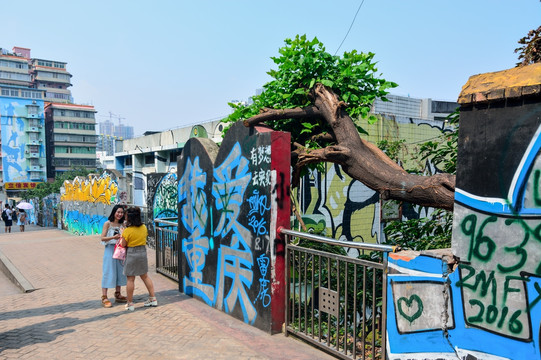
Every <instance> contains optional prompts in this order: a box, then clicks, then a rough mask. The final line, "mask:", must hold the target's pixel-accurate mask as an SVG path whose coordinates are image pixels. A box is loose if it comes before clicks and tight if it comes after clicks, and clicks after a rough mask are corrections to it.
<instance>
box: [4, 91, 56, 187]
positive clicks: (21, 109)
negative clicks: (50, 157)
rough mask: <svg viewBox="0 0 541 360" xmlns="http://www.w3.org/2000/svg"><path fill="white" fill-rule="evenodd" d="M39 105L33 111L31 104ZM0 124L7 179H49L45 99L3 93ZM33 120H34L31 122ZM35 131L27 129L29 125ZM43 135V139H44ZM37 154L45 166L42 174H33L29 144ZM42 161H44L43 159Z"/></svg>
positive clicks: (36, 163) (5, 176)
mask: <svg viewBox="0 0 541 360" xmlns="http://www.w3.org/2000/svg"><path fill="white" fill-rule="evenodd" d="M29 105H31V106H32V108H34V106H35V105H37V113H35V114H29V113H28V106H29ZM0 116H1V120H0V124H1V134H2V135H1V136H2V169H3V171H2V174H3V179H2V180H3V181H4V182H31V181H44V180H45V171H44V165H45V160H44V158H45V142H44V141H43V140H44V139H45V135H44V131H45V130H44V129H45V127H44V126H43V125H44V115H43V100H29V99H21V98H16V99H14V98H7V97H0ZM29 121H32V123H29ZM30 128H31V129H32V131H27V130H29V129H30ZM40 139H41V141H40ZM29 145H31V146H33V147H35V149H32V150H33V151H32V153H33V154H37V155H38V157H37V158H35V160H36V161H37V162H35V163H34V164H35V165H39V166H41V168H40V172H41V174H42V175H41V176H40V177H39V178H36V176H33V177H31V176H30V175H31V174H30V166H31V163H30V162H29V161H27V157H28V156H27V154H29V152H28V150H29V148H28V146H29ZM40 161H41V162H40Z"/></svg>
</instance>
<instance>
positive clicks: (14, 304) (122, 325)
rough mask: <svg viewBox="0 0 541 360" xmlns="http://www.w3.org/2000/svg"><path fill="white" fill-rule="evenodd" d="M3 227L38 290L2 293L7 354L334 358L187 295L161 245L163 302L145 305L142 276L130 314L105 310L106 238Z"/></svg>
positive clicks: (0, 248) (4, 245)
mask: <svg viewBox="0 0 541 360" xmlns="http://www.w3.org/2000/svg"><path fill="white" fill-rule="evenodd" d="M3 230H4V229H3V227H2V228H1V229H0V231H2V232H1V233H0V252H1V253H2V254H3V255H4V256H5V257H7V258H8V259H9V260H10V261H11V262H12V263H13V264H14V265H15V266H16V268H17V269H18V270H19V271H20V273H21V274H23V275H24V277H25V278H26V279H27V280H28V281H29V282H30V283H31V284H32V285H33V287H34V288H36V290H35V291H33V292H29V293H21V292H14V291H9V290H2V291H0V358H1V359H68V358H69V359H79V358H85V359H115V358H119V357H122V358H126V359H331V358H332V357H331V356H329V355H327V354H325V353H323V352H320V351H318V350H316V349H314V348H312V347H311V346H309V345H307V344H305V343H303V342H301V341H299V340H296V339H295V338H293V337H285V336H283V335H282V334H276V335H272V336H271V335H269V334H267V333H265V332H262V331H260V330H258V329H255V328H253V327H251V326H249V325H246V324H244V323H242V322H241V321H239V320H235V319H233V318H231V317H230V316H228V315H225V314H224V313H221V312H219V311H217V310H215V309H213V308H210V307H208V306H206V305H205V304H203V303H201V302H199V301H197V300H194V299H191V298H189V297H186V296H184V295H183V294H181V293H179V291H178V285H177V283H175V282H173V281H171V280H169V279H167V278H165V277H163V276H162V275H159V274H157V273H156V272H155V270H154V269H155V266H154V261H153V260H154V252H153V251H149V265H150V266H151V271H150V276H151V278H152V280H153V281H154V286H155V288H156V294H157V297H158V301H159V306H158V307H156V308H144V307H143V306H142V302H143V301H144V300H145V299H146V296H147V294H146V289H145V287H144V285H143V283H142V281H141V280H140V279H136V287H135V296H134V300H135V302H136V309H135V312H132V313H127V312H125V311H124V307H123V305H116V306H113V308H110V309H105V308H103V307H102V306H101V302H100V297H101V288H100V282H101V258H102V254H103V247H102V246H101V245H100V244H99V237H98V236H81V237H78V236H73V235H70V234H68V233H67V232H65V231H62V230H57V229H45V230H44V229H41V228H39V227H36V226H29V227H28V228H27V231H26V232H24V233H20V232H19V231H18V229H14V230H15V231H14V232H13V233H11V234H5V233H3ZM0 286H2V287H3V283H2V282H1V281H0ZM11 289H12V288H11ZM123 293H125V289H123ZM112 295H113V291H112V289H111V290H110V297H112Z"/></svg>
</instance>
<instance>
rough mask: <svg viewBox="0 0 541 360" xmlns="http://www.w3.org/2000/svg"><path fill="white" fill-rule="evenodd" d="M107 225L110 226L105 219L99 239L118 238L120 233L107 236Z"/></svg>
mask: <svg viewBox="0 0 541 360" xmlns="http://www.w3.org/2000/svg"><path fill="white" fill-rule="evenodd" d="M109 226H111V222H110V221H109V220H107V221H106V222H105V224H103V230H102V231H101V241H109V240H113V239H118V238H119V237H120V235H118V234H117V235H114V236H107V231H108V230H109Z"/></svg>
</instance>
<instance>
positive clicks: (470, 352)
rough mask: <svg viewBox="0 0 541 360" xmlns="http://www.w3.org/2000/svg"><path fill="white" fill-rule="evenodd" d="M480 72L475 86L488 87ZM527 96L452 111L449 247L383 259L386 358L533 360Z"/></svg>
mask: <svg viewBox="0 0 541 360" xmlns="http://www.w3.org/2000/svg"><path fill="white" fill-rule="evenodd" d="M537 69H539V68H537ZM513 71H516V70H513ZM518 71H522V70H520V69H518ZM536 74H539V70H537V72H536ZM482 75H484V76H483V77H482V83H483V86H485V84H486V83H491V78H490V77H488V76H487V74H482ZM474 78H475V77H474ZM502 78H504V79H509V81H511V80H516V79H517V78H519V77H517V76H511V75H509V76H503V77H502ZM540 80H541V79H540ZM471 81H472V80H471V79H470V82H471ZM496 82H497V81H496ZM470 86H472V85H470ZM464 89H469V87H468V86H467V85H465V86H464ZM505 91H507V90H505ZM502 93H503V91H502ZM518 94H520V91H519V92H518ZM534 99H535V100H536V101H532V98H530V99H529V100H528V101H517V100H516V99H514V100H513V101H505V102H497V103H495V105H494V106H492V104H491V103H488V104H487V103H486V102H485V103H483V104H481V105H479V106H478V105H477V104H475V105H474V106H464V107H463V108H461V113H460V139H459V143H458V145H459V147H458V149H459V153H458V155H459V156H458V159H459V162H458V164H457V165H458V166H457V180H456V191H455V205H454V220H453V238H452V249H450V251H449V255H448V257H442V256H441V254H438V253H434V252H433V253H431V254H430V255H429V256H425V255H419V254H413V255H412V254H391V255H390V256H389V259H390V260H389V261H390V262H389V266H390V268H391V269H394V271H392V270H391V271H390V274H389V277H388V285H387V289H388V291H389V294H391V295H390V296H389V297H388V301H387V306H388V310H389V311H388V314H389V316H388V320H389V321H388V322H387V332H388V338H389V343H388V351H389V354H390V355H389V357H390V358H391V359H461V360H470V359H472V360H475V359H488V360H504V359H540V358H541V346H540V341H541V338H540V326H541V325H540V324H541V265H540V264H541V192H540V188H541V118H540V116H539V114H541V102H539V97H537V98H534ZM427 255H428V254H427ZM442 269H443V271H442Z"/></svg>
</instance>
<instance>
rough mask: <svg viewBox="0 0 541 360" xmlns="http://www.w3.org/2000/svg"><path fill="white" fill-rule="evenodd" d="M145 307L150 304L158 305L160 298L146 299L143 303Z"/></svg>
mask: <svg viewBox="0 0 541 360" xmlns="http://www.w3.org/2000/svg"><path fill="white" fill-rule="evenodd" d="M143 305H144V306H145V307H149V306H154V307H156V306H158V300H156V298H155V297H154V298H151V297H149V298H148V300H147V301H145V303H144V304H143Z"/></svg>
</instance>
